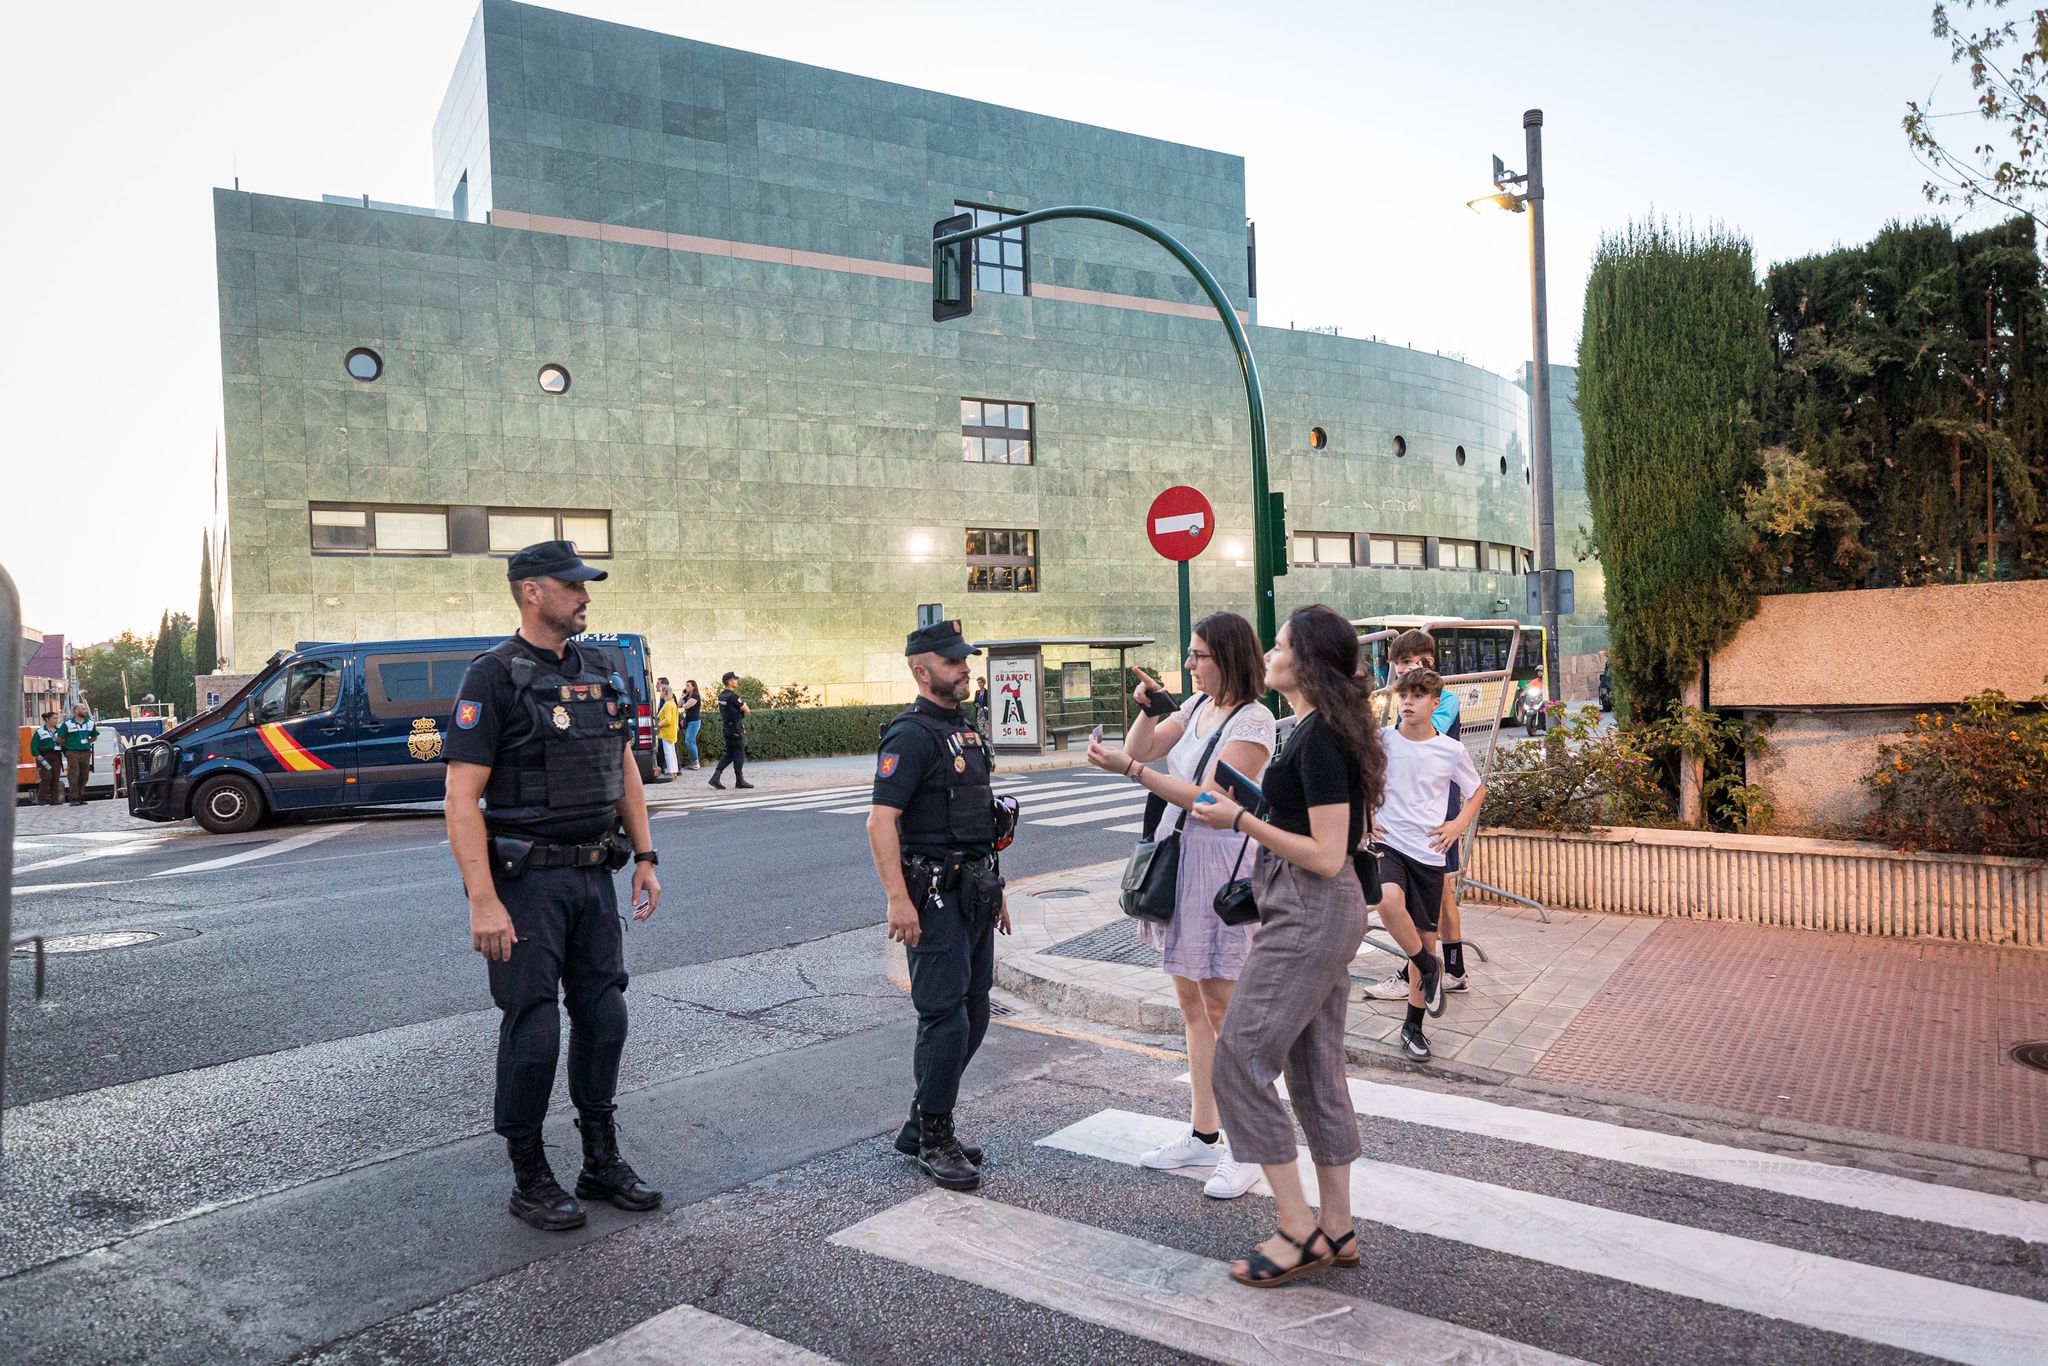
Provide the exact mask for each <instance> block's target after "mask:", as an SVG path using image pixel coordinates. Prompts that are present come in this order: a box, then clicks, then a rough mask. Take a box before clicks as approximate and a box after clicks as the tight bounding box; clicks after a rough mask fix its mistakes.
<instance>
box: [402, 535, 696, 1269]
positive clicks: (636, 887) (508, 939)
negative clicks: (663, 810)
mask: <svg viewBox="0 0 2048 1366" xmlns="http://www.w3.org/2000/svg"><path fill="white" fill-rule="evenodd" d="M506 577H507V578H508V579H509V580H510V581H511V585H512V599H513V601H514V602H516V603H517V604H518V606H519V630H518V632H517V633H516V634H515V635H513V636H512V637H511V638H510V639H508V640H506V641H504V642H503V643H502V644H499V645H496V646H493V647H492V648H491V649H490V650H489V651H487V652H485V653H484V654H482V655H479V656H478V657H477V658H476V660H475V661H474V662H473V663H472V664H471V665H470V666H469V672H468V673H467V674H465V675H464V677H463V680H462V689H461V692H460V694H459V695H458V697H457V700H456V703H455V712H454V715H453V716H452V717H451V718H450V724H449V726H448V730H447V741H446V744H445V746H444V749H443V754H444V756H445V757H446V758H447V760H448V802H447V821H448V844H449V847H450V849H451V850H452V851H453V852H454V854H455V862H456V865H457V866H458V867H459V868H460V869H461V870H462V882H463V887H464V889H465V890H466V891H467V892H468V894H469V929H470V942H471V943H472V944H473V945H474V947H475V948H476V951H477V952H478V953H481V954H482V955H483V956H484V959H485V965H486V967H487V969H488V971H489V974H490V982H491V999H492V1000H493V1001H495V1002H496V1003H497V1005H498V1008H499V1009H500V1010H501V1011H502V1012H504V1014H503V1019H502V1020H501V1022H500V1024H499V1028H498V1085H497V1099H496V1103H495V1106H494V1115H493V1126H494V1127H495V1128H496V1130H497V1132H498V1133H499V1134H500V1135H501V1136H502V1137H503V1138H504V1140H505V1144H506V1147H507V1149H508V1150H509V1152H510V1154H511V1158H512V1175H513V1183H514V1186H513V1192H512V1199H511V1205H510V1208H511V1211H512V1213H513V1214H514V1215H516V1216H517V1217H518V1218H520V1219H522V1220H524V1221H525V1222H526V1223H528V1224H531V1225H532V1226H533V1227H534V1228H537V1229H545V1230H557V1229H570V1228H577V1227H579V1226H581V1225H582V1223H583V1222H584V1218H585V1216H584V1212H583V1207H582V1205H580V1204H579V1203H577V1202H578V1201H579V1200H609V1201H610V1202H611V1203H612V1204H614V1205H616V1206H617V1207H618V1208H620V1209H623V1210H651V1209H654V1208H656V1207H658V1206H659V1205H660V1204H661V1192H660V1191H658V1190H654V1189H652V1188H651V1187H649V1186H648V1185H646V1184H645V1183H644V1182H642V1181H641V1180H640V1177H639V1175H638V1174H637V1173H635V1172H634V1170H633V1168H632V1166H631V1165H630V1164H628V1163H627V1161H626V1159H625V1158H624V1157H622V1156H620V1155H619V1145H618V1129H617V1124H616V1122H615V1120H614V1112H615V1108H616V1107H615V1106H614V1104H613V1095H614V1093H615V1092H616V1091H617V1089H618V1079H619V1055H620V1053H621V1052H622V1051H623V1049H624V1047H625V1043H626V1001H625V995H624V993H625V989H626V964H625V954H624V945H623V943H622V934H623V930H624V924H623V922H622V920H621V918H620V916H619V910H618V900H617V896H616V894H615V892H614V889H613V885H612V874H613V873H614V872H615V871H617V870H618V869H620V868H623V867H624V866H625V865H626V863H627V861H628V860H629V859H630V860H631V861H632V863H633V889H632V897H633V918H634V919H635V920H645V919H647V917H649V916H651V915H653V914H654V910H655V907H656V906H658V905H660V904H661V882H660V879H659V878H657V877H656V876H655V871H654V869H655V865H656V863H658V862H659V858H658V857H657V855H656V854H655V852H654V842H653V839H652V837H651V836H650V835H649V833H648V825H647V803H646V800H645V797H644V795H643V790H642V788H641V785H640V769H639V766H638V764H637V763H635V761H634V758H633V755H632V752H631V746H632V743H633V730H632V706H631V702H630V698H629V697H628V694H627V692H626V684H625V680H624V679H622V678H620V677H619V675H618V674H616V673H610V672H608V671H607V669H606V666H605V665H604V663H603V662H601V660H600V659H599V657H598V656H597V655H596V654H595V653H589V654H586V653H585V652H584V651H582V650H581V649H579V648H578V647H577V645H576V643H575V641H573V640H571V639H570V637H571V636H574V635H576V634H578V633H579V632H581V631H582V630H583V626H584V616H585V613H586V611H587V609H588V607H589V603H590V592H589V590H588V588H587V587H586V585H587V584H589V583H592V582H596V581H600V580H602V579H603V578H604V577H605V575H604V571H602V570H598V569H592V568H591V567H590V566H589V565H586V564H585V563H583V561H582V560H581V559H579V558H578V557H577V555H576V549H575V547H574V546H573V545H571V544H570V543H569V542H568V541H543V542H541V543H540V544H538V545H530V546H528V547H526V548H525V549H524V550H522V551H520V552H519V553H518V554H516V555H514V556H513V557H512V560H511V564H510V566H509V567H508V569H507V570H506ZM479 799H481V800H482V801H483V803H484V807H483V809H481V810H479V808H478V801H479ZM558 996H559V997H560V998H561V999H562V1000H563V1001H564V1002H565V1003H566V1004H567V1006H568V1011H569V1098H570V1100H571V1101H573V1102H574V1103H575V1106H576V1128H577V1130H578V1131H579V1132H580V1133H581V1134H582V1136H583V1169H582V1170H581V1171H580V1172H579V1173H578V1174H577V1177H576V1194H575V1196H574V1197H571V1196H570V1195H569V1193H568V1192H567V1191H564V1190H563V1189H562V1188H561V1186H560V1185H559V1184H557V1182H556V1181H555V1174H554V1172H553V1170H552V1169H551V1168H550V1167H549V1165H548V1159H547V1151H546V1149H545V1148H544V1147H543V1146H542V1143H541V1121H542V1120H543V1119H544V1118H546V1116H547V1109H548V1097H549V1095H550V1094H551V1093H552V1092H553V1090H554V1085H555V1058H556V1054H557V1052H558V1051H559V1044H560V1034H561V1022H560V1016H559V1014H558V1012H557V1010H556V1004H555V1003H556V998H557V997H558Z"/></svg>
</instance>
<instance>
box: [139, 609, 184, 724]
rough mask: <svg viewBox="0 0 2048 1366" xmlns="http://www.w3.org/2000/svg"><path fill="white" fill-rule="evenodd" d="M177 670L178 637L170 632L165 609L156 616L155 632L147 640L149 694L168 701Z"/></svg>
mask: <svg viewBox="0 0 2048 1366" xmlns="http://www.w3.org/2000/svg"><path fill="white" fill-rule="evenodd" d="M177 671H178V638H177V637H176V636H174V635H172V634H171V614H170V612H169V610H168V609H166V610H165V612H164V613H163V615H162V616H160V617H159V618H157V624H156V634H155V635H154V636H152V637H151V638H150V642H149V695H150V696H151V697H154V698H155V699H156V700H157V701H159V702H168V701H170V700H171V678H172V676H173V675H174V674H176V673H177ZM137 700H138V701H139V700H140V699H139V698H138V699H137Z"/></svg>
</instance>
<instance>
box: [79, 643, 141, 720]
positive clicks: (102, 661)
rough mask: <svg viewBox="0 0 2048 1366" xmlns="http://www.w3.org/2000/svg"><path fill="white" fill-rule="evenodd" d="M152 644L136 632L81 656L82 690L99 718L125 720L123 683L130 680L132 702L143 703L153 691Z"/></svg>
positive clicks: (125, 708) (80, 682)
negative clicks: (123, 680)
mask: <svg viewBox="0 0 2048 1366" xmlns="http://www.w3.org/2000/svg"><path fill="white" fill-rule="evenodd" d="M151 645H152V642H150V641H147V640H144V639H142V638H141V637H140V636H138V635H136V634H135V633H134V632H133V631H123V632H122V633H121V634H120V635H118V636H116V637H114V639H113V640H111V641H109V642H108V643H107V645H106V647H105V648H104V649H98V650H84V651H81V652H80V653H79V655H78V660H77V668H78V686H79V688H80V689H81V690H83V691H84V693H85V700H86V702H87V703H88V704H90V705H91V707H92V709H93V712H94V714H95V715H99V716H125V715H126V714H127V710H128V708H127V704H126V702H124V701H123V695H122V689H121V680H122V677H123V676H124V675H125V676H126V677H127V680H128V688H127V699H128V701H134V702H140V701H141V700H142V695H143V694H144V693H146V692H148V691H149V676H150V653H151Z"/></svg>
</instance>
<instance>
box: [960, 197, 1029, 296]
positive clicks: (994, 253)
mask: <svg viewBox="0 0 2048 1366" xmlns="http://www.w3.org/2000/svg"><path fill="white" fill-rule="evenodd" d="M953 207H954V208H956V209H958V210H960V211H961V212H962V213H969V214H973V215H974V226H975V227H977V228H985V227H988V226H989V225H991V224H993V223H1000V222H1002V221H1003V220H1004V219H1006V218H1019V217H1022V216H1023V215H1022V211H1021V210H1017V209H998V208H995V207H993V206H992V205H988V204H970V203H968V202H967V201H965V200H960V199H956V200H954V201H953ZM1028 231H1029V230H1028V229H1026V228H1008V229H1005V230H1004V231H1002V232H995V233H990V234H989V235H988V236H986V237H977V238H975V239H974V242H973V247H974V288H975V290H976V292H978V293H982V294H1019V295H1023V294H1029V293H1030V292H1031V243H1030V238H1029V237H1027V236H1026V233H1027V232H1028ZM989 281H994V283H993V284H990V283H988V282H989Z"/></svg>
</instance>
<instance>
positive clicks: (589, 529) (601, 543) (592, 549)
mask: <svg viewBox="0 0 2048 1366" xmlns="http://www.w3.org/2000/svg"><path fill="white" fill-rule="evenodd" d="M562 539H563V540H565V541H567V542H569V543H570V544H571V545H573V546H575V547H576V553H577V554H578V555H590V556H593V557H595V556H606V555H610V554H611V553H612V519H611V515H610V514H609V513H604V512H565V513H563V514H562Z"/></svg>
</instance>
